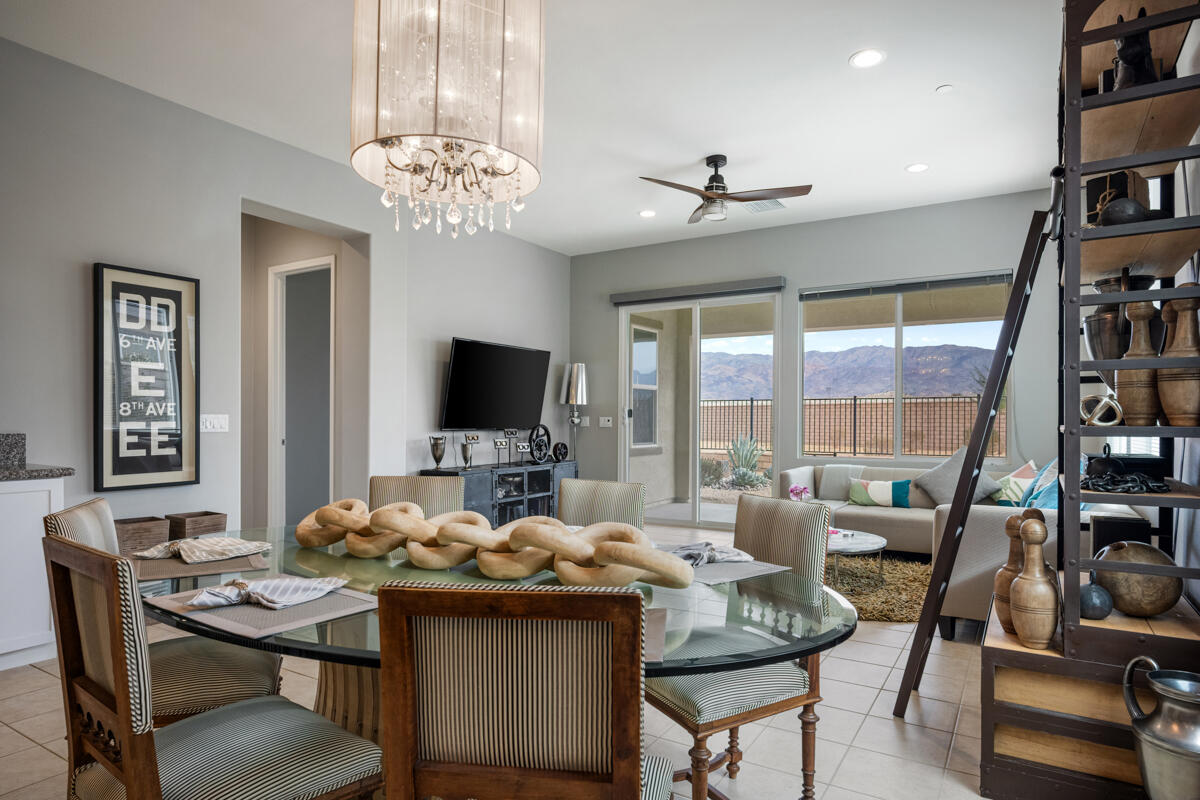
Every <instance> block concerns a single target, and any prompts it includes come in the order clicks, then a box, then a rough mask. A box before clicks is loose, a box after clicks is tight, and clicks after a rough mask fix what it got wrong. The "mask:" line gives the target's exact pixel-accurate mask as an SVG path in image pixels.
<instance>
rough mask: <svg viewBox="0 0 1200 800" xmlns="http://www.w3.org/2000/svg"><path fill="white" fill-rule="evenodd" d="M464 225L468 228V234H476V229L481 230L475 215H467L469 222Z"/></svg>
mask: <svg viewBox="0 0 1200 800" xmlns="http://www.w3.org/2000/svg"><path fill="white" fill-rule="evenodd" d="M464 227H466V229H467V236H474V235H475V231H477V230H479V228H478V227H476V225H475V217H474V216H473V215H472V216H468V217H467V224H466V225H465V226H464Z"/></svg>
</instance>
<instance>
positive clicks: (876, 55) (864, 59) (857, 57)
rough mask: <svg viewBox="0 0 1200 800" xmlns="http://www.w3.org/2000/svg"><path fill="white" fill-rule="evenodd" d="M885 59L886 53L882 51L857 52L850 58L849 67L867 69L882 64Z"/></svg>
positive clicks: (871, 49) (870, 49) (872, 49)
mask: <svg viewBox="0 0 1200 800" xmlns="http://www.w3.org/2000/svg"><path fill="white" fill-rule="evenodd" d="M885 58H887V53H885V52H883V51H882V50H875V49H874V48H868V49H866V50H859V51H858V52H857V53H855V54H854V55H852V56H850V66H852V67H858V68H859V69H867V68H868V67H875V66H878V65H879V64H882V63H883V60H884V59H885Z"/></svg>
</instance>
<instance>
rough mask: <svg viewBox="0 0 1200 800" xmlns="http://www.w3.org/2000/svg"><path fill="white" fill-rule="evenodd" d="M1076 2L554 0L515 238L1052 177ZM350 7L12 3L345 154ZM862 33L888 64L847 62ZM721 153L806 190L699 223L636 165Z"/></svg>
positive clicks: (123, 62) (778, 215) (597, 234)
mask: <svg viewBox="0 0 1200 800" xmlns="http://www.w3.org/2000/svg"><path fill="white" fill-rule="evenodd" d="M1060 5H1061V4H1060V3H1059V2H1056V1H1055V0H1003V2H990V1H989V0H913V1H912V2H898V1H897V0H842V1H841V2H837V1H836V0H834V1H833V2H830V1H829V0H826V2H821V3H817V2H812V0H740V1H737V0H735V1H734V2H730V1H729V0H722V1H720V2H719V1H718V0H603V2H599V1H597V2H584V1H583V0H546V7H547V11H546V14H547V21H546V49H547V56H546V93H545V104H546V106H545V131H544V152H543V159H542V176H543V179H542V185H541V187H540V188H539V189H538V190H537V191H536V192H535V193H534V194H532V195H530V197H529V202H528V205H527V207H526V209H525V211H524V212H523V213H521V214H520V215H519V216H517V217H516V218H515V219H514V221H513V233H514V234H515V235H516V236H519V237H520V238H522V239H525V240H527V241H530V242H534V243H536V244H540V245H543V246H545V247H549V248H551V249H554V250H558V251H560V252H563V253H567V254H571V255H575V254H579V253H587V252H595V251H599V250H609V249H613V248H619V247H629V246H634V245H642V244H649V243H653V242H663V241H670V240H674V239H682V238H686V237H691V236H703V235H713V234H717V233H729V232H732V231H737V230H748V229H752V228H759V227H771V226H776V225H787V224H791V223H796V222H804V221H809V220H815V219H827V218H831V217H842V216H848V215H853V214H862V213H869V212H873V211H883V210H888V209H894V208H905V207H911V206H920V205H927V204H930V203H938V202H945V201H950V200H957V199H962V198H968V197H981V196H986V195H993V194H1003V193H1006V192H1013V191H1020V190H1025V189H1032V188H1040V187H1043V186H1046V185H1047V180H1046V176H1047V173H1048V172H1049V169H1050V167H1051V166H1052V165H1053V164H1054V163H1055V150H1056V146H1055V125H1056V123H1055V120H1056V111H1055V105H1056V102H1057V94H1056V92H1057V89H1056V75H1057V70H1058V53H1059V42H1060ZM352 17H353V2H352V0H0V36H3V37H5V38H9V39H12V40H14V41H17V42H19V43H21V44H24V45H26V46H28V47H31V48H34V49H37V50H41V51H43V52H46V53H49V54H50V55H53V56H56V57H58V58H61V59H63V60H66V61H69V62H72V63H74V64H78V65H79V66H82V67H85V68H87V69H90V70H93V71H95V72H99V73H101V74H103V75H107V76H109V77H111V78H114V79H116V80H118V81H121V82H123V83H127V84H129V85H131V86H135V87H137V88H139V89H142V90H145V91H147V92H150V93H152V94H155V95H158V96H161V97H164V98H166V99H168V100H172V101H174V102H177V103H180V104H182V105H185V106H189V107H191V108H194V109H196V110H198V111H202V112H204V113H206V114H210V115H212V116H214V117H217V118H219V119H223V120H227V121H229V122H231V123H234V124H236V125H240V126H243V127H245V128H248V129H250V130H253V131H257V132H259V133H261V134H264V135H266V136H270V137H272V138H275V139H278V140H280V141H283V142H287V143H288V144H292V145H295V146H296V147H300V148H303V149H305V150H309V151H311V152H313V153H317V154H319V155H322V156H325V157H327V158H330V159H333V160H335V161H339V162H341V163H348V161H349V102H350V101H349V96H350V31H351V22H352ZM864 47H876V48H880V49H883V50H885V51H886V52H887V59H886V61H884V63H883V64H882V65H880V66H878V67H875V68H873V69H868V70H857V69H853V68H852V67H850V66H849V65H848V63H847V58H848V57H849V56H850V54H851V53H853V52H855V51H856V50H859V49H862V48H864ZM943 83H951V84H953V85H954V86H955V90H954V91H953V92H951V93H949V94H947V95H936V94H934V91H933V90H934V87H936V86H937V85H939V84H943ZM713 152H720V153H725V154H726V155H728V156H729V165H728V166H727V167H725V168H724V169H723V170H722V173H723V174H724V175H725V177H726V179H727V181H728V183H729V187H730V191H740V190H745V189H759V188H767V187H773V186H784V185H791V184H799V183H811V184H813V187H814V188H813V191H812V194H811V195H809V196H808V197H805V198H796V199H791V200H786V201H784V203H785V205H786V206H787V208H786V209H784V210H779V211H774V212H770V213H765V214H759V215H751V214H749V213H748V212H746V211H744V210H742V209H737V210H734V211H733V212H731V214H730V217H729V219H728V220H727V221H725V222H721V223H712V222H702V223H699V224H696V225H686V224H685V220H686V218H687V216H688V214H689V213H690V212H691V211H692V209H693V208H694V207H695V205H696V202H695V200H694V198H693V197H692V196H691V195H687V194H684V193H681V192H677V191H673V190H670V189H665V188H661V187H656V186H653V185H651V184H648V183H645V182H643V181H639V180H637V177H638V176H639V175H650V176H654V177H659V178H665V179H667V180H674V181H677V182H680V183H686V184H689V185H694V186H701V185H703V184H704V182H705V178H706V175H707V169H706V168H705V167H704V164H703V159H704V156H705V155H706V154H708V153H713ZM917 161H921V162H927V163H928V164H929V165H930V169H929V170H928V171H927V172H925V173H923V174H920V175H911V174H909V173H907V172H905V171H904V166H905V165H907V164H910V163H912V162H917ZM363 191H364V192H375V191H378V190H376V189H373V188H372V187H371V186H369V185H367V184H366V183H365V182H364V185H363ZM647 208H649V209H654V210H655V211H657V216H656V217H654V218H653V219H642V218H641V217H639V215H638V212H639V211H641V210H642V209H647ZM380 213H386V212H385V211H384V210H383V209H382V208H381V209H380ZM417 235H434V234H433V233H432V232H431V231H429V232H426V231H422V232H421V233H420V234H417Z"/></svg>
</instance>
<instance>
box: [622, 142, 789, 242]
mask: <svg viewBox="0 0 1200 800" xmlns="http://www.w3.org/2000/svg"><path fill="white" fill-rule="evenodd" d="M704 163H705V164H707V165H708V166H710V167H712V171H713V174H712V175H710V176H709V177H708V183H706V184H705V185H704V188H703V189H693V188H692V187H691V186H684V185H683V184H682V183H672V182H671V181H664V180H659V179H658V178H647V177H644V176H643V177H642V180H644V181H650V182H651V183H657V184H660V185H662V186H669V187H670V188H672V189H679V190H680V191H683V192H691V193H692V194H694V195H697V196H698V197H701V198H703V202H701V203H700V205H699V206H697V207H696V210H695V211H693V212H692V215H691V216H690V217H688V224H689V225H691V224H692V223H693V222H699V221H700V220H701V219H707V220H712V221H713V222H719V221H720V220H723V219H725V217H726V216H727V206H726V204H727V203H729V202H733V203H751V202H755V201H759V200H779V199H780V198H784V197H803V196H804V195H806V194H808V193H809V192H810V191H812V186H811V185H809V186H783V187H780V188H778V189H756V190H754V191H750V192H732V193H730V192H727V191H725V190H726V189H727V188H728V187H727V186H726V185H725V177H724V176H723V175H721V173H720V172H718V170H720V169H721V167H723V166H725V164H726V159H725V156H723V155H711V156H709V157H707V158H706V159H704Z"/></svg>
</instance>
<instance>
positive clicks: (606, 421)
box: [600, 417, 612, 428]
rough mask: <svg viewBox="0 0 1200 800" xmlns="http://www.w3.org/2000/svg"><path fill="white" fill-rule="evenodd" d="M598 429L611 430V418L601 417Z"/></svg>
mask: <svg viewBox="0 0 1200 800" xmlns="http://www.w3.org/2000/svg"><path fill="white" fill-rule="evenodd" d="M600 427H601V428H611V427H612V417H601V418H600Z"/></svg>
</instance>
